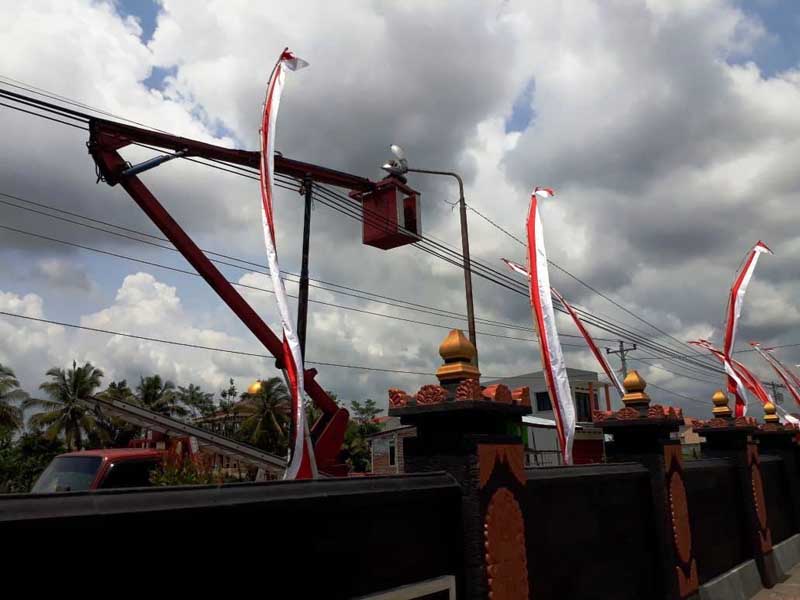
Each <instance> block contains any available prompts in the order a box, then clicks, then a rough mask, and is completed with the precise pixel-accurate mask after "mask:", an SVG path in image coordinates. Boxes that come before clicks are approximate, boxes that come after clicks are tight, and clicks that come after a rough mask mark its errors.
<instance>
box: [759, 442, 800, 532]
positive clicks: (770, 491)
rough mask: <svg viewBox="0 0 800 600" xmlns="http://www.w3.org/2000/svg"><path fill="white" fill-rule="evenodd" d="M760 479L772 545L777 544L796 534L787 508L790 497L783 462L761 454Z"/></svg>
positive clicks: (789, 509)
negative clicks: (762, 485)
mask: <svg viewBox="0 0 800 600" xmlns="http://www.w3.org/2000/svg"><path fill="white" fill-rule="evenodd" d="M761 479H762V480H763V482H764V500H765V501H766V504H767V522H768V523H769V528H770V532H771V533H772V543H773V544H778V543H780V542H782V541H783V540H785V539H786V538H788V537H791V536H792V535H794V534H795V533H797V532H796V531H795V530H794V518H793V515H792V511H791V507H790V506H789V503H790V502H791V497H790V495H789V487H788V484H787V481H786V477H785V471H784V468H783V461H782V460H781V459H780V458H779V457H777V456H766V455H763V454H762V455H761Z"/></svg>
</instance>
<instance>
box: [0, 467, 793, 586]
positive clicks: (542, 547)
mask: <svg viewBox="0 0 800 600" xmlns="http://www.w3.org/2000/svg"><path fill="white" fill-rule="evenodd" d="M761 462H762V479H763V483H764V496H765V502H766V506H767V512H768V520H769V525H770V528H771V532H772V539H773V543H778V542H780V541H782V540H784V539H786V538H788V537H790V536H791V535H794V534H795V533H797V531H796V529H797V527H796V525H795V520H794V518H793V516H792V510H793V507H792V504H791V500H790V495H789V493H788V491H787V485H788V482H787V479H786V478H787V476H789V475H791V473H790V472H789V471H788V470H787V469H785V468H784V464H783V459H781V458H780V457H778V456H766V455H762V457H761ZM525 476H526V485H525V489H524V493H523V494H524V497H523V500H524V501H523V502H522V509H523V512H524V518H525V538H526V539H525V544H526V553H527V554H526V555H527V564H528V573H529V582H530V591H531V595H530V597H531V598H536V599H537V600H547V599H556V598H581V599H584V600H591V599H601V598H603V599H605V598H618V599H626V598H631V599H637V600H639V599H644V598H659V597H664V594H663V589H662V586H663V583H662V582H661V581H660V579H659V577H660V575H659V568H658V567H659V565H658V564H656V561H657V552H656V550H657V547H656V543H657V542H656V523H655V522H654V514H655V513H654V505H653V495H652V491H651V481H650V474H649V473H648V471H647V469H645V468H644V467H643V466H642V465H640V464H638V463H615V464H599V465H585V466H574V467H552V468H542V469H528V470H526V472H525ZM684 480H685V484H686V494H687V504H688V513H689V520H690V526H691V535H692V546H693V551H694V556H695V558H696V561H697V569H698V575H699V580H700V583H701V584H702V583H704V582H707V581H709V580H710V579H712V578H714V577H717V576H719V575H721V574H723V573H725V572H726V571H728V570H730V569H732V568H733V567H736V566H737V565H739V564H741V563H743V562H745V561H746V560H748V559H750V558H752V556H750V555H749V553H748V544H747V539H748V538H747V531H746V527H747V525H746V522H747V519H746V518H745V500H746V499H747V498H748V496H747V494H751V495H752V490H743V489H740V488H741V484H740V479H739V478H738V477H737V471H736V467H735V464H734V462H733V461H732V460H730V459H722V458H714V459H702V460H690V461H686V462H685V463H684ZM463 518H464V515H463V514H462V489H461V487H459V485H458V483H457V482H456V479H455V478H454V477H452V476H451V475H449V474H445V473H427V474H418V475H404V476H395V477H372V478H351V479H323V480H318V481H300V482H268V483H263V484H239V485H226V486H219V487H213V486H210V487H194V488H185V487H184V488H158V489H143V490H133V491H130V490H120V491H113V490H110V491H104V492H95V493H75V494H58V495H52V496H33V495H30V496H25V495H19V496H5V497H0V555H2V564H3V569H4V572H5V573H8V574H9V577H11V578H14V579H17V580H20V581H25V582H26V585H32V586H34V588H35V589H37V590H40V591H41V588H42V587H46V586H48V585H50V584H53V585H55V586H56V588H57V589H60V590H61V591H75V592H89V591H94V592H96V591H98V590H100V591H105V592H109V593H111V592H114V593H117V592H119V591H124V590H130V591H131V592H133V593H137V594H141V593H146V594H148V595H149V594H150V593H151V592H152V591H153V590H154V589H158V590H159V593H161V592H164V591H165V590H174V591H176V592H187V590H194V591H209V590H210V589H212V588H215V589H219V587H220V585H221V586H222V587H223V589H227V590H228V591H229V592H231V591H238V590H250V591H254V592H256V593H258V594H259V595H260V596H263V597H265V598H288V597H298V598H306V597H319V598H349V597H353V596H359V595H364V594H368V593H374V592H378V591H382V590H386V589H389V588H393V587H396V586H401V585H406V584H410V583H415V582H419V581H422V580H425V579H430V578H434V577H438V576H441V575H454V576H455V577H456V578H457V582H458V585H459V586H463V582H464V566H463V556H464V553H463V548H464V546H463V543H464V531H465V528H464V522H463ZM472 529H474V527H473V528H472ZM481 531H482V524H481ZM165 577H166V579H163V578H165ZM155 581H158V582H159V587H154V585H155ZM162 581H163V583H162ZM290 585H293V586H294V589H290V588H289V587H288V586H290ZM165 586H166V587H165ZM34 588H31V589H34ZM462 591H463V590H462ZM89 595H93V594H89Z"/></svg>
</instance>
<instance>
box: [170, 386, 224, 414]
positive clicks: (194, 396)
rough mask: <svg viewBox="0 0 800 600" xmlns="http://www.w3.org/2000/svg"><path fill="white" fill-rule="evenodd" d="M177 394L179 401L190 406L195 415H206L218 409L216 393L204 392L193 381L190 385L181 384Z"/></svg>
mask: <svg viewBox="0 0 800 600" xmlns="http://www.w3.org/2000/svg"><path fill="white" fill-rule="evenodd" d="M176 396H177V400H178V402H180V403H181V404H183V405H184V406H186V407H188V408H189V410H190V411H191V412H192V413H193V414H194V416H198V415H200V416H202V417H206V416H208V415H210V414H211V413H213V412H214V411H215V410H216V407H215V406H214V400H213V398H214V394H212V393H210V392H204V391H203V390H202V389H200V387H199V386H197V385H195V384H193V383H190V384H189V386H188V387H184V386H179V387H178V391H177V393H176Z"/></svg>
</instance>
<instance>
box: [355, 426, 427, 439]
mask: <svg viewBox="0 0 800 600" xmlns="http://www.w3.org/2000/svg"><path fill="white" fill-rule="evenodd" d="M406 429H415V427H414V425H399V426H397V427H392V428H391V429H384V430H383V431H377V432H375V433H370V434H369V435H366V436H364V439H366V440H368V439H371V438H377V437H381V436H383V435H386V434H389V433H397V432H398V431H405V430H406Z"/></svg>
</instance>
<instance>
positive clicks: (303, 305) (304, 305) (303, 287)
mask: <svg viewBox="0 0 800 600" xmlns="http://www.w3.org/2000/svg"><path fill="white" fill-rule="evenodd" d="M313 186H314V180H313V179H311V177H310V176H309V175H306V176H305V177H304V178H303V187H302V188H301V191H302V192H303V193H304V194H305V200H306V210H305V215H304V217H303V259H302V264H301V266H300V291H299V293H298V301H297V339H298V340H299V342H300V354H302V356H303V361H304V362H305V359H306V322H307V320H308V246H309V242H310V238H311V195H312V192H313V190H314V187H313Z"/></svg>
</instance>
